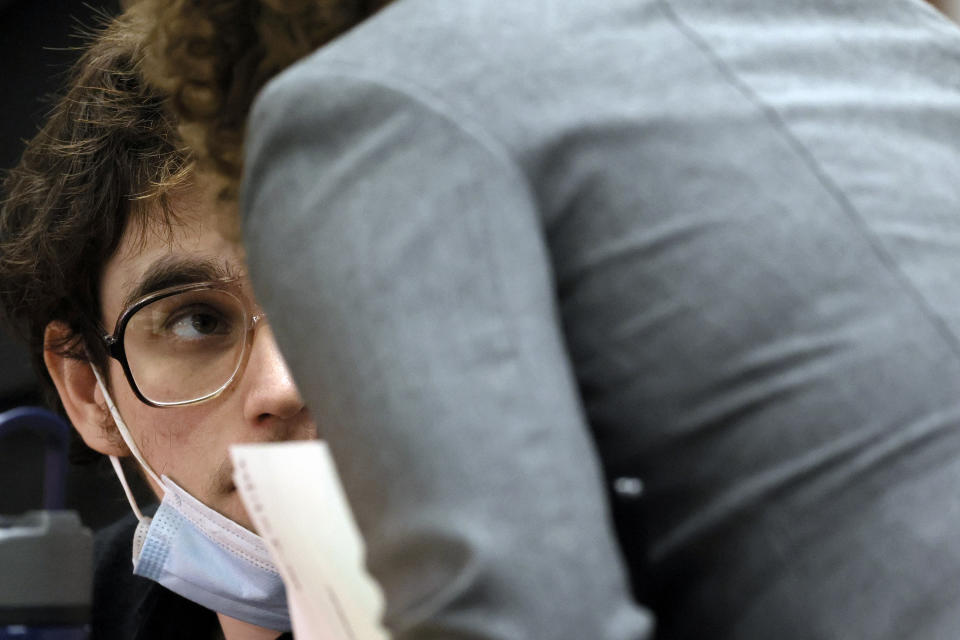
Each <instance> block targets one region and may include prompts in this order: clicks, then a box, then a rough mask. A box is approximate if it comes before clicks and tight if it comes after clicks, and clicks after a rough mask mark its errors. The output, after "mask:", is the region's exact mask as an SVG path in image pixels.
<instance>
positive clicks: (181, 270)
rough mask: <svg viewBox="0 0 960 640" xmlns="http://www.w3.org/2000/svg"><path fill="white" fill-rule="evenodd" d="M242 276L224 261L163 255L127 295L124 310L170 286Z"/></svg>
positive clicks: (148, 268)
mask: <svg viewBox="0 0 960 640" xmlns="http://www.w3.org/2000/svg"><path fill="white" fill-rule="evenodd" d="M239 276H240V272H239V271H238V270H237V269H235V268H233V267H231V266H230V265H228V264H227V263H225V262H217V261H215V260H212V259H209V258H194V257H189V256H164V257H162V258H159V259H157V260H156V261H154V262H153V263H152V264H151V265H150V266H149V267H147V269H146V271H144V272H143V275H141V276H140V279H139V280H138V281H137V282H136V283H135V284H134V285H133V287H132V288H131V289H130V291H128V292H127V295H126V297H125V298H124V300H123V308H124V309H126V308H127V307H129V306H130V305H132V304H133V303H134V302H136V301H137V300H139V299H140V298H143V297H144V296H147V295H150V294H151V293H154V292H156V291H160V290H162V289H166V288H168V287H175V286H178V285H181V284H192V283H194V282H206V281H209V280H222V279H225V278H236V277H239Z"/></svg>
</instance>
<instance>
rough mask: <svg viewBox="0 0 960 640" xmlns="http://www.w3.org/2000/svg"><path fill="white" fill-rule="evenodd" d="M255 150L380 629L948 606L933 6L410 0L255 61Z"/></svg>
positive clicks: (757, 628)
mask: <svg viewBox="0 0 960 640" xmlns="http://www.w3.org/2000/svg"><path fill="white" fill-rule="evenodd" d="M247 161H248V166H247V174H246V187H245V192H244V200H243V216H244V222H245V237H246V241H247V243H248V250H249V258H250V266H251V270H252V275H253V278H254V282H255V285H256V288H257V293H258V296H259V298H260V300H261V301H262V303H263V304H264V306H265V307H266V308H267V309H268V311H269V313H270V317H271V322H272V324H273V326H274V329H275V331H276V334H277V339H278V342H279V344H280V347H281V349H282V350H283V352H284V354H285V355H286V356H287V357H288V359H289V361H290V365H291V367H292V370H293V372H294V374H295V376H296V379H297V381H298V384H299V385H300V388H301V389H302V391H303V393H304V395H305V397H306V399H307V402H308V404H309V406H310V407H311V408H312V410H313V411H314V412H315V414H316V418H317V421H318V422H319V425H320V430H321V435H322V436H323V437H325V438H327V439H328V440H329V442H330V445H331V448H332V451H333V454H334V457H335V459H336V461H337V464H338V466H339V468H340V471H341V473H342V476H343V480H344V483H345V486H346V490H347V493H348V495H349V498H350V501H351V504H352V506H353V508H354V510H355V512H356V515H357V518H358V521H359V525H360V527H361V530H362V532H363V534H364V536H365V538H366V540H367V544H368V547H369V557H368V564H369V567H370V569H371V571H372V572H373V574H374V576H375V577H376V578H377V579H378V580H379V581H380V583H381V584H382V586H383V587H384V589H385V591H386V595H387V600H388V608H387V613H386V622H387V624H388V626H389V627H390V628H391V629H392V630H393V631H394V633H395V637H397V638H403V639H406V638H410V639H414V638H416V639H418V640H422V639H425V638H458V639H467V638H470V639H478V638H484V639H487V638H503V639H506V638H511V639H512V638H522V639H529V640H560V639H570V640H599V639H618V640H625V639H627V638H631V639H636V638H645V637H648V636H649V635H650V634H652V628H651V626H650V624H651V622H650V620H651V618H650V616H649V615H648V613H649V612H652V613H653V616H654V617H655V618H656V620H657V627H658V631H657V637H659V638H684V639H686V638H690V639H694V638H696V639H702V638H711V639H718V638H719V639H734V638H736V639H764V640H766V639H767V638H777V639H779V640H785V639H786V640H792V639H796V640H810V639H815V640H816V639H831V640H834V639H836V640H841V639H842V640H847V639H851V638H858V639H859V638H863V639H867V638H869V639H873V640H876V639H889V640H894V639H896V640H900V639H903V638H923V639H933V638H943V639H949V640H955V639H956V638H958V637H960V30H958V29H957V28H956V27H955V26H954V25H952V24H950V23H948V22H947V21H946V20H945V19H943V18H941V17H939V16H938V15H937V14H936V13H935V12H934V11H933V10H932V9H930V8H929V7H927V6H926V5H925V4H923V3H922V2H920V1H919V0H916V1H913V0H831V1H829V2H828V1H826V0H823V1H817V0H778V1H777V2H770V1H762V2H761V1H759V0H758V1H750V0H604V1H602V2H571V1H568V0H526V1H524V2H502V1H500V0H457V1H455V2H454V1H446V2H441V1H437V0H400V1H399V2H398V3H397V4H394V5H392V6H390V7H389V8H388V9H386V10H385V11H383V12H382V13H380V14H378V15H377V16H375V17H374V18H372V19H371V20H369V21H367V22H365V23H364V24H362V25H361V26H360V27H358V28H356V29H355V30H353V31H352V32H350V33H348V34H347V35H345V36H344V37H342V38H340V39H339V40H338V41H336V42H334V43H332V44H331V45H329V46H327V47H325V48H323V49H322V50H320V51H319V52H317V53H316V54H315V55H313V56H312V57H310V58H309V59H307V60H305V61H303V62H302V63H300V64H298V65H296V66H295V67H293V68H291V69H289V70H288V71H286V72H285V73H283V74H282V75H281V76H280V77H279V78H277V79H276V80H275V81H274V82H273V83H272V84H270V85H269V86H268V87H267V89H266V90H265V91H264V92H263V93H262V95H261V96H260V98H259V100H258V102H257V104H256V107H255V111H254V113H253V115H252V117H251V121H250V124H249V139H248V148H247ZM611 489H617V490H611ZM641 489H642V493H641V491H640V490H641ZM610 496H612V499H608V498H609V497H610ZM617 536H619V539H618V538H617ZM628 580H629V581H630V583H632V585H631V586H632V588H633V593H632V594H631V593H630V592H629V591H628ZM631 596H635V597H636V598H637V599H638V600H639V601H641V602H642V603H643V605H644V608H638V607H637V606H636V605H635V604H634V600H633V599H632V597H631Z"/></svg>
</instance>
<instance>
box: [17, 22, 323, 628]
mask: <svg viewBox="0 0 960 640" xmlns="http://www.w3.org/2000/svg"><path fill="white" fill-rule="evenodd" d="M143 34H144V23H143V21H142V20H141V19H140V18H139V17H138V15H137V14H136V12H135V11H134V12H128V13H127V14H125V15H123V16H121V17H120V18H118V19H116V20H115V21H114V22H112V23H111V24H110V25H109V26H108V27H107V28H106V29H105V30H103V31H102V33H100V34H99V35H98V36H97V37H96V39H95V40H94V41H93V43H92V44H91V46H90V47H89V49H87V50H86V52H85V53H84V54H83V57H82V58H81V59H80V61H79V62H78V63H77V65H76V67H75V69H74V71H73V75H72V77H71V80H70V82H69V87H68V90H67V92H66V94H65V95H64V96H63V98H62V99H60V100H59V101H58V102H57V104H56V107H55V109H54V110H53V112H52V113H51V115H50V116H49V119H48V121H47V122H46V124H45V125H44V127H43V129H42V130H41V131H40V132H39V133H38V134H37V136H36V137H35V138H34V139H33V140H31V141H30V142H29V144H28V145H27V148H26V151H25V152H24V155H23V158H22V160H21V162H20V163H19V165H18V166H17V167H16V168H15V169H13V170H12V171H11V173H10V175H9V176H8V177H7V179H6V182H5V187H6V193H5V199H4V201H3V207H2V214H0V240H2V245H0V302H2V307H3V309H4V311H5V312H6V314H7V315H8V316H9V318H10V319H12V320H13V321H14V323H15V324H16V325H17V326H18V327H19V329H20V330H21V331H22V332H23V334H24V335H25V336H26V338H27V340H28V342H29V345H30V348H31V350H32V353H33V356H34V358H35V359H36V362H37V364H38V367H39V368H40V369H41V370H43V371H44V372H45V374H46V375H45V378H46V380H47V382H48V383H50V386H51V389H55V391H56V397H57V398H58V400H59V403H60V405H61V406H62V408H63V410H64V411H65V413H66V415H67V416H68V417H69V419H70V421H71V422H72V423H73V425H74V427H75V428H76V431H77V432H78V433H79V435H80V436H81V437H82V439H83V441H84V442H85V443H86V445H87V446H89V447H90V448H91V449H93V450H94V451H96V452H99V453H100V454H103V455H107V456H111V460H112V461H113V462H114V466H115V469H116V470H117V472H118V475H119V477H120V480H121V482H123V483H124V486H125V487H126V480H125V476H124V475H123V471H122V468H121V467H120V465H119V463H117V459H118V458H121V457H129V456H131V455H132V456H133V457H134V458H135V459H136V462H135V463H134V464H133V465H131V466H133V467H136V466H139V467H140V468H141V470H142V471H143V473H144V475H145V477H146V479H147V481H148V483H149V484H150V486H151V488H152V489H153V491H154V492H155V493H156V494H157V496H158V497H159V498H162V502H161V504H160V506H159V508H158V509H157V510H156V511H155V512H148V513H147V514H144V513H142V512H141V511H140V509H139V506H138V505H137V504H136V502H135V501H134V499H133V498H132V496H130V494H129V491H128V496H129V497H130V499H131V505H132V507H133V510H134V512H135V514H136V516H137V519H132V518H128V519H126V520H125V521H122V522H120V523H118V524H117V525H114V526H112V527H110V528H108V529H106V530H104V531H103V532H100V534H98V539H97V567H96V574H95V575H96V578H95V593H94V609H93V620H92V624H93V637H95V638H98V639H99V640H109V639H115V640H133V639H153V638H158V639H159V638H167V639H171V640H173V639H176V640H182V639H183V638H216V637H221V638H224V637H225V638H226V639H227V640H246V639H251V640H274V639H275V638H277V637H278V636H279V635H280V634H281V633H284V632H287V631H289V629H290V622H289V615H288V613H287V608H286V599H285V593H284V590H283V584H282V582H281V581H280V578H279V575H278V574H277V572H276V570H275V568H274V567H273V566H272V563H271V559H270V558H269V555H268V554H267V553H266V549H265V547H264V545H263V542H262V540H260V539H259V538H258V537H257V536H255V535H254V534H253V533H252V532H251V531H250V529H251V525H250V520H249V518H248V515H247V513H246V511H245V509H244V507H243V505H242V503H241V501H240V498H239V495H238V493H237V491H236V487H235V486H234V484H233V481H232V478H231V464H230V460H229V456H228V447H229V446H230V445H231V444H233V443H241V442H269V441H281V440H292V439H306V438H312V437H315V428H314V424H313V422H312V419H311V417H310V415H309V414H308V412H307V410H306V409H305V407H304V403H303V401H302V399H301V397H300V394H299V392H298V391H297V388H296V387H295V385H294V383H293V380H292V378H291V376H290V373H289V371H288V369H287V367H286V365H285V363H284V361H283V359H282V358H281V356H280V353H279V351H278V350H277V347H276V344H275V343H274V340H273V338H272V334H271V329H270V325H269V324H268V322H267V320H266V319H265V316H264V314H263V311H262V309H261V308H260V306H259V305H258V304H257V301H256V299H255V297H254V296H253V293H252V291H251V289H250V284H249V282H248V281H247V278H246V273H245V271H246V267H245V262H244V253H243V250H242V249H241V248H240V246H239V245H238V244H237V242H235V241H234V239H232V237H231V234H230V233H229V232H228V231H225V230H224V228H221V227H220V226H218V225H217V224H216V222H215V221H216V219H217V216H218V215H223V214H222V213H221V214H217V213H216V212H215V211H214V210H215V209H217V208H218V207H219V206H220V205H218V204H216V198H214V197H210V196H209V194H208V193H207V192H208V191H210V190H211V188H212V187H210V186H209V185H208V184H207V183H206V182H205V180H204V179H203V177H202V176H201V175H199V174H198V173H197V172H196V171H194V169H193V167H192V164H191V160H190V158H189V156H188V155H187V153H186V151H185V150H184V148H183V144H182V142H181V141H180V138H179V136H178V134H177V131H176V126H175V120H174V119H173V117H172V116H171V115H170V113H169V112H168V110H167V108H166V106H165V104H164V102H163V97H162V96H161V95H160V94H159V93H157V92H156V91H154V90H151V89H149V88H148V87H147V86H146V85H145V84H144V83H143V82H142V80H141V78H140V75H139V66H140V63H141V58H142V44H143ZM131 559H132V560H133V566H131ZM134 573H136V575H134Z"/></svg>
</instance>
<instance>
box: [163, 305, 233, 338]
mask: <svg viewBox="0 0 960 640" xmlns="http://www.w3.org/2000/svg"><path fill="white" fill-rule="evenodd" d="M165 329H166V331H167V332H169V333H171V334H173V336H175V337H176V338H178V339H180V340H201V339H203V338H206V337H208V336H223V335H228V334H229V333H230V329H231V327H230V322H229V321H228V320H227V319H226V318H225V317H224V316H223V315H222V314H221V313H219V312H218V311H216V310H215V309H210V308H196V307H193V308H188V309H181V310H179V311H177V313H175V314H173V315H171V316H170V318H169V319H168V320H167V322H166V323H165Z"/></svg>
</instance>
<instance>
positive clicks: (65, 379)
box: [43, 322, 130, 456]
mask: <svg viewBox="0 0 960 640" xmlns="http://www.w3.org/2000/svg"><path fill="white" fill-rule="evenodd" d="M68 335H69V329H68V328H67V326H66V325H64V324H63V323H61V322H51V323H50V324H48V325H47V327H46V329H45V331H44V336H43V343H44V349H43V361H44V363H45V364H46V365H47V371H48V372H49V373H50V377H51V378H52V379H53V384H54V386H56V388H57V393H58V394H59V395H60V401H61V402H62V403H63V408H64V409H65V410H66V412H67V416H68V417H69V418H70V422H72V423H73V426H74V428H75V429H76V430H77V432H79V433H80V437H81V438H83V441H84V442H85V443H87V446H88V447H90V448H91V449H93V450H94V451H99V452H100V453H102V454H104V455H113V456H127V455H130V451H129V450H128V449H127V447H126V445H124V444H123V440H122V439H121V438H120V437H119V433H118V432H117V428H116V425H114V424H113V420H112V419H111V417H110V411H109V410H108V409H107V403H106V401H105V400H104V397H103V394H102V393H101V392H100V388H99V387H98V386H97V379H96V377H94V375H93V370H92V369H91V368H90V363H88V362H84V361H82V360H77V359H76V358H69V357H66V356H64V355H63V354H61V353H58V352H57V351H56V350H54V349H51V348H50V347H49V345H53V344H62V341H63V338H65V337H66V336H68Z"/></svg>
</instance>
